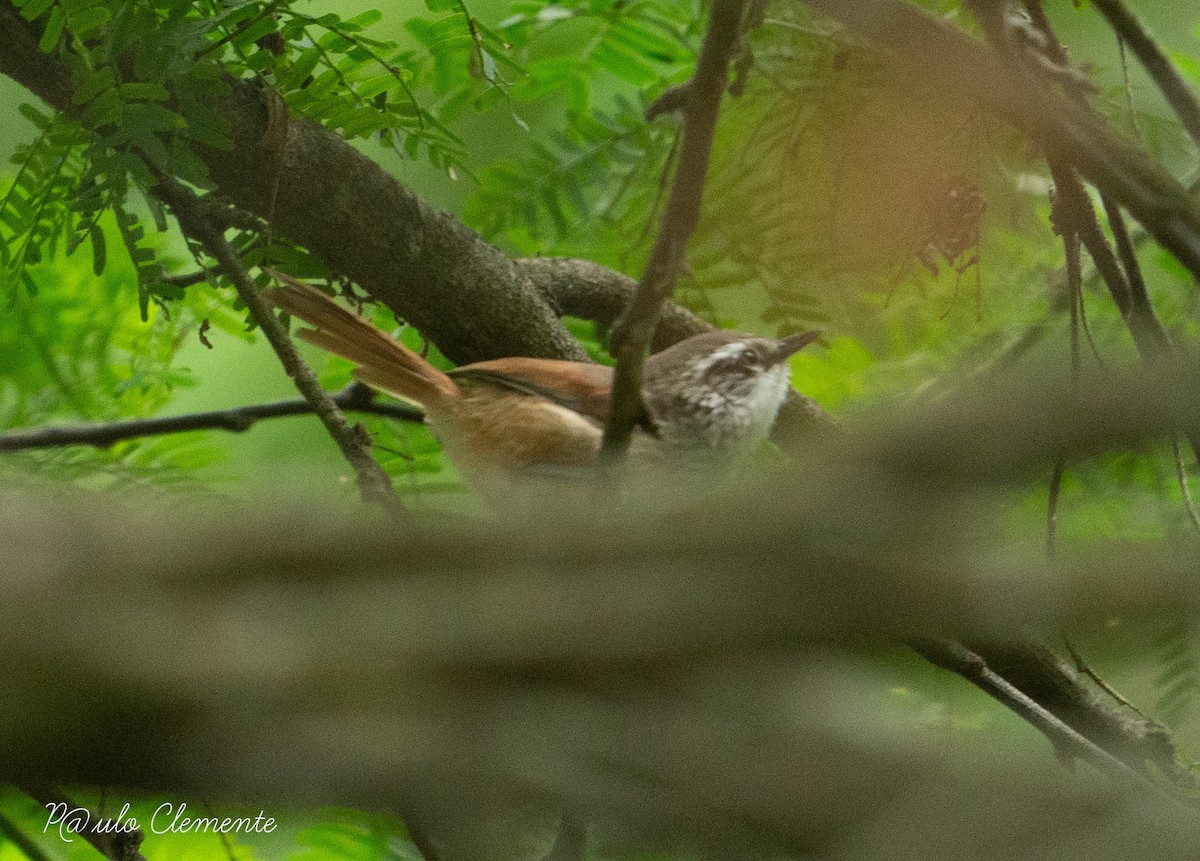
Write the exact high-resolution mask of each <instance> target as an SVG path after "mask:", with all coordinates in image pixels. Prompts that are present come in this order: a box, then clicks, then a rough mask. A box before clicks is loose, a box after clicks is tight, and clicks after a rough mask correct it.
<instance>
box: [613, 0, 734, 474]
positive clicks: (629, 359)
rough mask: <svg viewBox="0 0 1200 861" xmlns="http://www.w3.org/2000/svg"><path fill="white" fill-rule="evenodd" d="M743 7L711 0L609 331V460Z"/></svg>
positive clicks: (677, 258) (694, 214)
mask: <svg viewBox="0 0 1200 861" xmlns="http://www.w3.org/2000/svg"><path fill="white" fill-rule="evenodd" d="M745 5H746V0H713V4H712V14H711V17H710V18H709V24H708V31H707V32H706V33H705V36H704V44H703V45H702V46H701V48H700V56H699V58H698V59H697V60H696V72H695V74H694V75H693V76H692V80H691V83H690V85H689V86H688V95H687V100H686V103H685V104H684V106H683V134H682V137H681V142H680V145H679V167H678V169H677V171H676V173H675V182H674V184H673V185H672V186H671V193H670V196H669V197H668V198H667V207H666V209H665V210H664V211H663V216H662V225H661V227H660V228H659V233H658V238H657V240H656V241H655V243H654V248H653V249H652V250H651V252H650V260H649V261H648V262H647V263H646V270H645V272H644V274H643V275H642V280H641V283H640V284H639V285H638V290H637V293H635V294H634V297H633V300H632V302H630V304H629V308H628V309H627V310H626V311H625V313H624V314H623V315H622V316H621V318H620V319H619V320H618V321H617V325H616V328H615V329H614V331H613V353H614V356H615V358H616V360H617V366H616V369H615V370H614V372H613V394H612V408H611V411H610V412H609V416H608V422H607V423H606V424H605V426H604V441H603V444H602V447H601V454H602V455H603V456H604V458H605V459H606V460H608V461H617V460H620V459H621V458H623V457H624V455H625V451H626V450H627V449H628V447H629V439H630V435H631V434H632V432H633V426H634V425H635V424H636V423H637V421H638V419H639V417H640V416H641V413H642V409H643V407H642V364H643V362H644V361H645V359H646V354H647V352H648V351H649V349H650V342H651V340H652V339H653V337H654V329H655V327H656V326H657V325H658V318H659V315H660V314H661V309H662V305H663V303H664V302H665V301H666V300H667V299H668V298H670V296H671V294H672V293H673V292H674V290H675V281H676V279H677V278H678V277H679V270H680V268H681V267H682V266H683V262H684V257H685V255H686V253H687V243H688V239H690V238H691V235H692V233H693V232H694V231H695V229H696V225H697V223H698V222H699V220H700V201H701V198H702V197H703V194H704V181H705V180H706V179H707V177H708V159H709V153H710V152H711V150H712V142H713V135H714V133H715V132H716V128H717V114H718V113H719V111H720V108H721V97H722V96H723V95H724V94H725V87H726V84H727V83H728V80H729V62H730V59H731V58H732V56H733V52H734V50H735V49H736V47H737V45H738V39H739V37H740V35H741V29H742V12H743V10H744V8H745Z"/></svg>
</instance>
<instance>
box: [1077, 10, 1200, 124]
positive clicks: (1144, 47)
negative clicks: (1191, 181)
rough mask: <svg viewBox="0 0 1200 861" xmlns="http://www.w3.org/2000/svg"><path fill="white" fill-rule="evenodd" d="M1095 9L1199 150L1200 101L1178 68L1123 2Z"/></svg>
mask: <svg viewBox="0 0 1200 861" xmlns="http://www.w3.org/2000/svg"><path fill="white" fill-rule="evenodd" d="M1093 5H1094V6H1095V7H1096V8H1097V9H1099V10H1100V14H1102V15H1103V16H1104V17H1105V18H1107V19H1108V23H1109V24H1110V25H1111V26H1112V28H1113V29H1114V30H1116V31H1117V36H1118V37H1119V38H1120V39H1121V41H1123V42H1124V43H1125V44H1126V45H1128V46H1129V47H1130V48H1132V49H1133V53H1135V54H1137V58H1138V60H1140V61H1141V63H1142V67H1143V68H1144V69H1145V70H1146V72H1147V73H1148V74H1149V75H1150V77H1151V78H1153V79H1154V83H1156V84H1157V85H1158V88H1159V90H1161V91H1162V94H1163V97H1164V98H1166V100H1167V104H1169V105H1170V106H1171V109H1172V110H1173V111H1175V115H1176V116H1177V117H1179V122H1180V123H1182V124H1183V127H1184V128H1185V129H1186V130H1187V133H1188V134H1189V135H1191V138H1192V140H1193V141H1194V142H1195V144H1196V146H1198V147H1200V100H1198V99H1197V98H1196V92H1195V90H1193V89H1192V88H1191V87H1190V86H1188V83H1187V81H1185V80H1184V79H1183V75H1181V74H1179V70H1178V69H1177V68H1175V64H1174V63H1172V62H1171V60H1170V58H1169V57H1167V55H1166V53H1165V52H1164V51H1163V49H1162V48H1160V47H1159V45H1158V43H1157V42H1155V41H1154V36H1152V35H1151V33H1150V31H1149V30H1148V29H1146V26H1145V25H1144V24H1143V23H1142V22H1141V21H1139V20H1138V17H1137V16H1136V15H1134V14H1133V12H1132V10H1130V8H1129V7H1128V6H1126V5H1125V3H1124V2H1122V0H1093Z"/></svg>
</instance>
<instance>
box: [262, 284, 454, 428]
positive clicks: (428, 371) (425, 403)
mask: <svg viewBox="0 0 1200 861" xmlns="http://www.w3.org/2000/svg"><path fill="white" fill-rule="evenodd" d="M272 274H273V275H274V276H275V277H276V278H277V279H279V281H280V282H281V283H282V284H283V286H282V287H274V288H271V289H269V290H264V291H263V296H264V298H266V299H267V301H269V302H271V303H272V304H274V305H275V306H277V307H279V308H282V309H283V310H284V311H287V312H288V313H289V314H291V315H292V316H293V317H298V318H299V319H301V320H303V321H304V322H305V323H307V324H309V325H310V326H312V327H313V328H311V329H299V330H297V332H296V334H297V335H299V336H300V337H301V338H303V339H304V340H305V341H308V342H309V343H310V344H315V345H316V346H318V347H320V348H321V349H322V350H327V351H328V352H330V353H333V354H334V355H337V356H341V357H342V358H343V359H348V360H350V361H351V362H354V364H355V365H357V366H358V367H357V368H355V370H354V376H355V378H356V379H359V380H361V381H362V382H364V383H366V384H367V385H369V386H374V387H375V388H377V389H382V390H383V391H385V392H388V393H389V394H392V395H396V396H397V397H400V398H404V399H405V400H408V401H414V402H416V403H417V404H419V405H420V406H422V407H424V408H425V409H426V410H427V411H428V410H431V409H432V410H437V409H439V408H442V407H444V406H447V405H449V403H451V402H452V401H453V400H454V399H455V398H457V397H458V396H459V389H458V385H457V384H456V383H455V382H454V380H452V379H450V377H448V376H446V374H444V373H442V372H441V371H439V370H438V369H437V368H435V367H434V366H433V365H431V364H429V362H427V361H425V360H424V359H422V358H421V357H420V356H418V355H417V354H416V353H414V352H413V351H412V350H410V349H408V347H406V346H404V345H403V344H401V343H400V342H398V341H397V340H396V339H395V338H392V337H391V336H390V335H387V334H386V333H384V332H381V331H380V330H379V329H376V328H375V327H374V326H372V325H371V324H370V323H368V322H367V321H366V320H364V319H363V318H362V317H360V316H358V315H357V314H354V313H352V312H350V311H348V310H346V309H345V308H343V307H342V306H341V305H339V304H337V303H336V302H334V301H333V300H332V299H330V298H329V297H328V296H326V295H325V294H324V293H322V292H321V291H320V290H318V289H317V288H315V287H313V286H311V285H309V284H305V283H304V282H303V281H297V280H296V279H295V278H292V277H291V276H290V275H285V274H284V273H282V272H272Z"/></svg>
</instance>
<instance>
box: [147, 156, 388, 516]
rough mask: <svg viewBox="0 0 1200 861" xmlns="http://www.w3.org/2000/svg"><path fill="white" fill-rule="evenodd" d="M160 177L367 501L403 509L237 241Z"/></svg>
mask: <svg viewBox="0 0 1200 861" xmlns="http://www.w3.org/2000/svg"><path fill="white" fill-rule="evenodd" d="M157 179H158V184H157V185H156V186H155V189H154V190H155V193H156V194H157V195H158V197H160V198H161V199H162V200H163V202H164V203H166V204H167V205H169V206H170V207H171V209H172V211H173V212H174V213H175V217H176V218H177V219H178V220H179V226H180V228H182V230H183V233H184V235H185V236H190V237H192V238H193V239H195V240H196V241H197V242H199V243H200V244H201V245H203V246H204V248H205V249H206V250H207V251H208V253H209V254H211V255H212V256H213V257H214V258H216V260H217V263H218V265H219V266H220V267H221V272H222V273H223V274H224V275H225V277H226V278H228V279H229V280H230V281H231V282H233V286H234V288H235V289H236V290H237V293H238V297H239V298H240V299H241V300H242V302H243V303H245V305H246V307H247V308H248V309H249V310H250V316H251V317H252V318H253V319H254V322H256V323H257V324H258V326H259V328H260V329H262V332H263V334H264V335H265V336H266V338H267V341H268V342H269V343H270V344H271V348H272V349H273V350H274V351H275V354H276V355H277V356H278V357H279V361H280V363H281V364H282V365H283V369H284V370H285V371H286V372H287V375H288V376H289V377H291V378H292V380H293V382H295V384H296V388H297V389H299V391H300V394H301V395H303V396H304V399H305V400H306V401H308V402H309V403H310V404H311V405H312V409H313V412H314V413H316V414H317V418H319V419H320V420H321V423H322V424H323V425H325V429H326V430H327V431H329V435H330V436H331V437H333V441H334V442H335V443H336V444H337V447H338V449H340V450H341V452H342V456H343V457H345V458H346V461H347V462H348V463H349V464H350V467H351V468H352V469H353V470H354V474H355V475H356V476H357V478H358V489H359V492H360V493H361V494H362V498H363V500H364V501H365V502H370V503H375V504H377V505H381V506H383V507H385V508H387V509H389V510H391V511H398V510H400V501H399V499H398V498H397V496H396V490H395V488H394V487H392V480H391V479H390V478H389V477H388V474H387V473H386V472H384V471H383V467H381V466H380V465H379V464H378V463H377V462H376V461H375V458H374V457H372V456H371V453H370V451H368V450H367V447H366V445H365V444H364V442H363V439H362V436H361V435H360V433H359V431H358V429H357V428H354V427H351V426H350V423H349V422H347V421H346V417H345V415H343V414H342V411H341V409H340V408H339V407H338V405H337V404H336V403H335V402H334V400H333V399H332V398H331V397H330V396H329V393H328V392H326V391H325V390H324V389H323V388H321V384H320V383H319V382H317V376H316V374H314V373H313V371H312V368H310V367H309V366H308V363H307V362H305V361H304V359H302V358H301V357H300V354H299V353H298V352H297V351H296V345H295V344H293V343H292V339H291V337H289V335H288V333H287V330H286V329H285V328H284V327H283V324H282V323H281V322H280V321H279V318H278V317H276V316H275V314H274V313H273V312H272V311H271V308H270V306H269V305H267V303H266V302H265V301H264V300H263V298H262V296H260V295H259V293H258V287H256V286H255V284H254V282H253V281H252V280H251V279H250V273H248V272H247V271H246V267H245V266H244V265H242V261H241V258H240V257H238V255H237V252H235V251H234V250H233V246H231V245H230V244H229V242H228V241H227V240H226V239H225V234H224V232H223V231H222V230H221V228H219V227H217V226H215V225H214V224H213V223H212V221H211V220H210V219H209V218H208V216H207V215H206V214H205V213H204V211H203V208H202V206H201V203H200V200H199V199H198V198H197V197H196V196H195V195H194V194H193V193H192V192H191V191H189V190H188V189H186V188H184V187H183V186H182V185H181V184H180V183H179V182H178V181H177V180H175V179H174V178H173V177H169V176H166V175H164V174H159V175H158V177H157Z"/></svg>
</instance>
